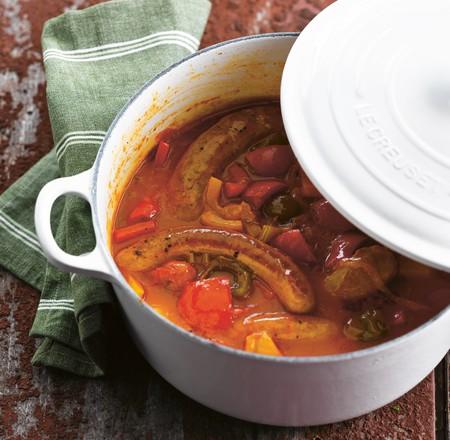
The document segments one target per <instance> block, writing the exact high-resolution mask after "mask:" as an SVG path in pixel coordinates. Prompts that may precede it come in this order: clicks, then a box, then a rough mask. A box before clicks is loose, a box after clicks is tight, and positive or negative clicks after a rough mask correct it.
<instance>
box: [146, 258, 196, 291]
mask: <svg viewBox="0 0 450 440" xmlns="http://www.w3.org/2000/svg"><path fill="white" fill-rule="evenodd" d="M196 276H197V271H196V270H195V268H194V266H192V264H189V263H187V262H186V261H177V260H172V261H168V262H167V263H165V264H163V265H162V266H160V267H157V268H156V269H153V270H152V271H151V272H150V277H151V278H152V280H153V281H154V282H155V283H156V284H161V285H163V286H164V287H166V288H168V289H170V290H175V291H176V290H181V289H183V288H184V287H185V286H186V285H187V284H188V283H190V282H191V281H193V280H194V279H195V278H196Z"/></svg>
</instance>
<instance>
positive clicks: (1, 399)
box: [0, 0, 449, 440]
mask: <svg viewBox="0 0 450 440" xmlns="http://www.w3.org/2000/svg"><path fill="white" fill-rule="evenodd" d="M186 1H188V0H186ZM97 2H98V0H0V164H1V165H0V169H1V173H0V191H3V190H4V189H5V188H7V187H8V185H10V184H11V183H12V182H14V180H15V179H17V178H18V177H19V176H20V175H22V174H23V173H24V172H25V171H26V170H27V169H28V168H29V167H30V166H31V165H32V164H33V163H34V162H36V161H37V160H38V159H39V158H40V157H41V156H42V155H43V154H45V153H46V152H47V151H48V150H50V149H51V148H52V135H51V130H50V125H49V121H48V115H47V109H46V101H45V76H44V71H43V66H42V60H41V54H40V35H41V31H42V25H43V23H44V22H45V20H47V19H48V18H50V17H53V16H56V15H59V14H60V13H62V12H63V11H64V10H66V9H68V8H82V7H86V6H89V5H91V4H94V3H97ZM331 2H332V0H213V8H212V13H211V17H210V20H209V23H208V27H207V30H206V33H205V36H204V39H203V43H202V44H203V46H207V45H210V44H212V43H215V42H218V41H221V40H225V39H229V38H233V37H237V36H240V35H245V34H255V33H260V32H270V31H296V30H300V29H302V28H303V27H304V26H305V25H306V24H307V23H308V22H309V21H310V20H311V19H312V18H313V17H314V15H315V14H316V13H317V12H319V10H320V9H321V8H323V7H325V6H327V5H328V4H329V3H331ZM38 296H39V294H38V292H36V291H35V290H34V289H32V288H30V287H29V286H27V285H26V284H24V283H23V282H21V281H20V280H18V279H16V278H15V277H14V276H12V275H11V274H9V273H6V272H0V439H2V440H3V439H4V440H6V439H33V440H34V439H59V438H64V439H75V438H83V439H140V438H147V439H154V440H156V439H164V440H166V439H173V440H175V439H186V440H188V439H189V440H190V439H195V440H200V439H215V440H219V439H236V440H247V439H248V440H250V439H251V440H256V439H258V440H263V439H274V440H275V439H278V440H282V439H283V440H288V439H289V440H290V439H292V440H293V439H297V440H300V439H308V440H313V439H315V440H319V439H323V440H333V439H347V440H353V439H355V440H356V439H367V440H378V439H384V440H388V439H390V440H391V439H392V440H394V439H398V440H401V439H405V440H415V439H421V440H433V439H437V440H444V439H447V435H448V400H447V398H448V391H449V389H448V365H444V363H442V364H441V365H440V366H439V367H438V368H437V369H436V371H435V373H434V374H432V375H430V376H428V377H427V378H426V379H425V380H424V381H423V382H422V383H421V384H419V385H418V386H417V387H416V388H415V389H414V390H412V391H411V392H409V393H408V394H407V395H405V396H403V397H402V398H401V399H399V400H398V401H396V402H394V403H392V404H390V405H388V406H386V407H385V408H382V409H380V410H378V411H375V412H373V413H372V414H369V415H367V416H365V417H360V418H358V419H355V420H351V421H348V422H345V423H339V424H335V425H329V426H322V427H315V428H306V429H280V428H271V427H267V426H258V425H254V424H250V423H245V422H242V421H239V420H235V419H231V418H228V417H225V416H222V415H220V414H217V413H215V412H213V411H210V410H208V409H206V408H204V407H202V406H201V405H199V404H197V403H195V402H193V401H191V400H190V399H188V398H186V397H184V396H183V395H181V394H180V393H179V392H178V391H176V390H175V389H174V388H172V387H171V386H170V385H169V384H167V383H166V382H165V381H164V380H162V379H161V378H160V377H159V376H158V375H157V374H156V373H155V372H154V371H153V370H152V368H150V367H149V366H148V365H147V364H146V363H145V362H144V361H143V359H142V358H141V357H140V355H139V354H138V353H137V352H136V350H135V349H134V348H133V346H132V343H131V342H130V340H129V339H128V338H127V336H126V334H125V333H124V331H123V328H122V326H121V323H117V329H116V330H117V336H116V338H115V339H114V341H115V347H116V352H115V353H113V364H114V369H113V371H112V372H111V374H110V376H109V377H107V378H105V379H99V380H86V379H81V378H77V377H73V376H70V375H67V374H63V373H61V372H58V371H50V370H45V369H37V368H32V367H31V365H30V359H31V357H32V355H33V352H34V350H35V348H36V341H34V340H32V339H30V338H29V336H28V332H29V329H30V327H31V323H32V320H33V315H34V311H35V308H36V305H37V301H38ZM374 380H376V378H374Z"/></svg>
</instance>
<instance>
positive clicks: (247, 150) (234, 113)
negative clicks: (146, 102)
mask: <svg viewBox="0 0 450 440" xmlns="http://www.w3.org/2000/svg"><path fill="white" fill-rule="evenodd" d="M112 250H113V255H114V258H115V261H116V262H117V264H118V266H119V267H120V269H121V271H122V273H123V274H124V276H125V278H126V279H127V280H128V282H129V284H130V286H131V287H132V288H133V289H134V290H135V292H136V294H137V295H139V296H140V297H141V298H142V301H145V302H147V303H148V304H149V305H150V306H151V307H153V309H154V310H156V311H157V312H158V313H160V314H161V315H163V316H165V317H166V318H167V319H169V320H170V321H172V322H174V323H175V324H177V325H179V326H181V327H183V328H184V329H186V330H188V331H191V332H195V333H196V334H198V335H200V336H203V337H205V338H208V339H210V340H213V341H215V342H217V343H220V344H225V345H228V346H231V347H234V348H238V349H242V350H246V351H250V352H255V353H260V354H266V355H274V356H283V355H285V356H309V355H325V354H335V353H343V352H349V351H353V350H358V349H362V348H366V347H369V346H372V345H375V344H379V343H381V342H384V341H387V340H389V339H393V338H395V337H398V336H400V335H402V334H404V333H406V332H408V331H410V330H412V329H414V328H415V327H417V326H419V325H420V324H422V323H424V322H425V321H427V320H428V319H430V318H431V317H432V316H433V315H435V314H436V313H437V312H439V311H440V310H442V309H443V308H445V307H446V306H447V305H448V304H450V276H449V275H448V274H446V273H443V272H439V271H437V270H434V269H431V268H429V267H427V266H424V265H421V264H419V263H416V262H414V261H411V260H409V259H407V258H405V257H402V256H400V255H398V254H396V253H394V252H392V251H391V250H389V249H387V248H386V247H384V246H381V245H380V244H378V243H376V242H375V241H374V240H372V239H371V238H370V237H368V236H366V235H365V234H364V233H362V232H361V231H359V230H357V229H356V228H355V227H354V226H353V225H352V224H351V223H350V222H349V221H348V220H346V219H345V218H344V217H342V216H341V215H340V214H339V213H338V212H337V211H336V210H335V209H334V208H333V207H332V205H331V204H330V203H329V202H328V201H327V200H325V199H324V198H323V197H322V196H321V194H320V193H319V192H318V190H317V189H316V188H315V187H314V185H313V184H312V183H311V181H310V180H309V179H308V177H307V176H306V174H305V173H304V172H303V170H302V169H301V167H300V166H299V164H298V163H297V161H296V159H295V157H294V154H293V152H292V150H291V148H290V146H289V143H288V140H287V138H286V135H285V133H284V130H283V126H282V119H281V114H280V109H279V105H278V104H277V103H254V104H251V105H246V106H240V107H235V108H229V109H227V110H226V111H223V112H220V113H216V114H213V115H210V116H208V117H206V118H203V119H201V120H196V121H194V122H192V123H190V124H188V125H186V126H183V127H174V128H171V129H169V130H165V131H163V132H162V133H160V135H159V138H158V144H157V145H156V146H155V148H153V149H152V152H151V153H150V154H149V156H148V157H147V158H146V160H145V161H144V162H143V163H142V164H141V165H140V167H139V169H138V170H137V172H136V173H135V175H134V176H133V177H132V179H131V181H130V182H129V185H128V187H127V189H126V190H125V192H124V194H123V196H122V199H121V201H120V204H119V207H118V210H117V213H116V218H115V222H114V227H113V231H112Z"/></svg>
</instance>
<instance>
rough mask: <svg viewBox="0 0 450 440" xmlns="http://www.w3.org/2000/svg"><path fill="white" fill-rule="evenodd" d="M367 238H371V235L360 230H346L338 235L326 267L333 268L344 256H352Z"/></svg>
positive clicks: (333, 242)
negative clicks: (368, 235)
mask: <svg viewBox="0 0 450 440" xmlns="http://www.w3.org/2000/svg"><path fill="white" fill-rule="evenodd" d="M367 240H369V237H367V235H364V234H361V233H360V232H346V233H345V234H341V235H338V236H337V237H336V238H335V239H334V240H333V241H332V243H331V247H330V252H329V253H328V256H327V258H326V260H325V267H326V268H327V269H332V268H333V267H334V266H335V265H336V263H337V262H338V261H340V260H342V259H343V258H350V257H351V256H352V255H353V253H354V252H355V251H356V250H357V249H358V248H360V247H361V246H362V245H363V244H364V242H366V241H367Z"/></svg>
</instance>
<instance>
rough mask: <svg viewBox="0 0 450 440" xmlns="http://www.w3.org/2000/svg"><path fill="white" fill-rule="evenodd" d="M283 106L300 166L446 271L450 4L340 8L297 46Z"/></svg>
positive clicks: (342, 0) (370, 225)
mask: <svg viewBox="0 0 450 440" xmlns="http://www.w3.org/2000/svg"><path fill="white" fill-rule="evenodd" d="M281 106H282V112H283V120H284V123H285V127H286V131H287V135H288V137H289V140H290V142H291V145H292V146H293V148H294V151H295V153H296V155H297V158H298V159H299V161H300V163H301V165H302V166H303V168H304V170H305V172H306V173H307V174H308V176H309V177H310V179H311V180H312V181H313V183H314V184H315V185H316V186H317V187H318V189H319V190H320V191H321V192H322V194H323V195H324V196H325V197H326V198H327V199H329V200H330V202H331V203H332V204H333V205H334V206H335V208H336V209H337V210H339V211H340V212H341V213H342V214H343V215H344V216H345V217H347V218H348V219H349V220H351V221H352V222H353V223H354V224H355V225H357V226H358V227H359V228H360V229H362V230H363V231H365V232H366V233H367V234H369V235H371V236H372V237H373V238H375V239H376V240H378V241H380V242H382V243H384V244H385V245H386V246H388V247H390V248H393V249H395V250H397V251H398V252H400V253H402V254H404V255H407V256H409V257H411V258H414V259H416V260H419V261H422V262H424V263H426V264H429V265H432V266H435V267H438V268H441V269H444V270H450V1H449V0H427V1H423V0H338V1H337V2H336V3H334V4H332V5H331V6H329V7H328V8H327V9H325V10H324V11H323V12H322V13H320V14H319V15H318V16H317V17H316V18H315V19H314V20H313V21H312V22H311V23H310V24H309V25H308V26H307V28H306V29H305V30H304V31H303V32H302V33H301V35H300V37H299V38H298V40H297V41H296V43H295V44H294V46H293V48H292V51H291V53H290V54H289V58H288V60H287V63H286V67H285V70H284V74H283V79H282V86H281Z"/></svg>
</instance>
